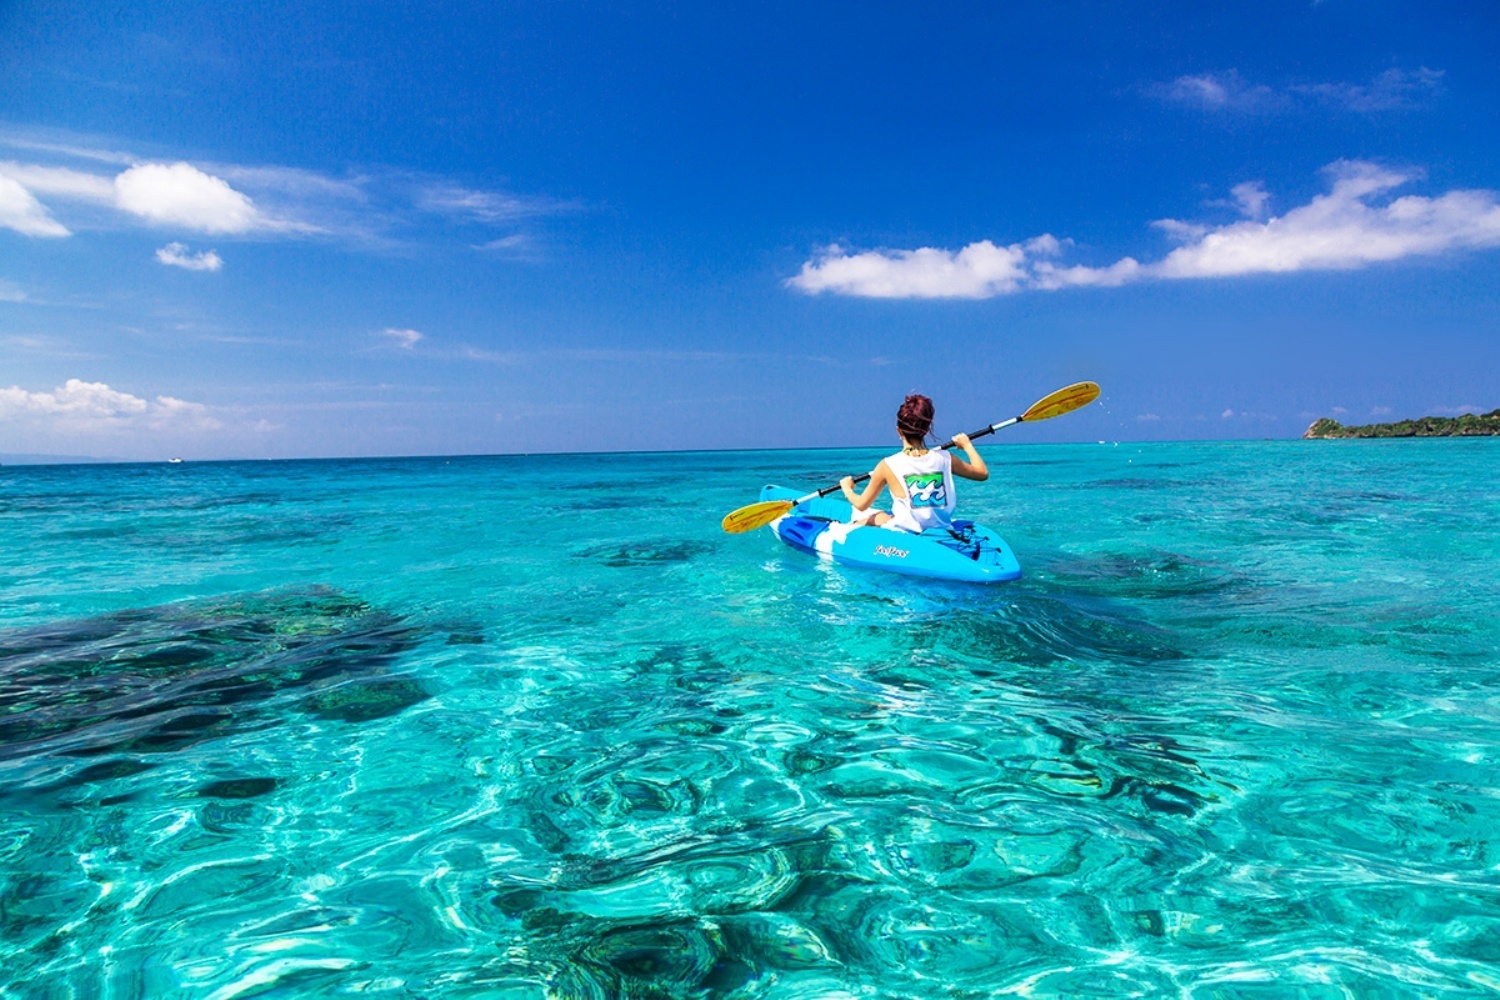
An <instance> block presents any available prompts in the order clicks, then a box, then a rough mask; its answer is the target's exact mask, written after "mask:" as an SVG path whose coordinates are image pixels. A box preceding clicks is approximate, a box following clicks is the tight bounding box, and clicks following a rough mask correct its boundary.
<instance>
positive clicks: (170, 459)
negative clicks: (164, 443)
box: [167, 458, 182, 465]
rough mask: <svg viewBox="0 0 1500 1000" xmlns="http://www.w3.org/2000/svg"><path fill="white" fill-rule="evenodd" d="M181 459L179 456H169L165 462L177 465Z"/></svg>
mask: <svg viewBox="0 0 1500 1000" xmlns="http://www.w3.org/2000/svg"><path fill="white" fill-rule="evenodd" d="M181 461H182V459H180V458H169V459H167V462H168V463H170V464H172V465H177V464H178V463H180V462H181Z"/></svg>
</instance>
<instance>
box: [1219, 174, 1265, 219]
mask: <svg viewBox="0 0 1500 1000" xmlns="http://www.w3.org/2000/svg"><path fill="white" fill-rule="evenodd" d="M1229 194H1230V195H1231V196H1232V197H1233V198H1234V203H1235V204H1236V205H1238V206H1239V210H1240V214H1242V215H1244V216H1245V217H1246V218H1250V219H1259V218H1263V217H1264V216H1265V214H1266V204H1267V203H1268V202H1269V201H1270V200H1271V196H1270V195H1269V194H1267V193H1266V188H1265V185H1263V184H1261V182H1260V181H1245V182H1244V183H1243V184H1236V185H1235V186H1234V187H1232V188H1230V189H1229Z"/></svg>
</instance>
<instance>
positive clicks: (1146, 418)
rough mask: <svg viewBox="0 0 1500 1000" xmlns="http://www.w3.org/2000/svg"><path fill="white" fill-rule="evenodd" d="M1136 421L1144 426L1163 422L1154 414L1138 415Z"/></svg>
mask: <svg viewBox="0 0 1500 1000" xmlns="http://www.w3.org/2000/svg"><path fill="white" fill-rule="evenodd" d="M1135 419H1137V420H1139V421H1140V422H1141V423H1143V424H1154V423H1156V422H1157V421H1159V420H1161V417H1159V416H1157V415H1156V414H1154V413H1140V414H1137V415H1136V418H1135Z"/></svg>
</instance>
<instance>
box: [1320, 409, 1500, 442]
mask: <svg viewBox="0 0 1500 1000" xmlns="http://www.w3.org/2000/svg"><path fill="white" fill-rule="evenodd" d="M1495 434H1500V409H1494V410H1491V411H1490V412H1489V413H1465V414H1464V415H1463V416H1461V417H1419V418H1417V419H1416V420H1398V421H1396V422H1395V423H1393V424H1365V425H1363V426H1360V427H1345V426H1344V425H1343V424H1341V423H1339V422H1338V421H1337V420H1332V419H1330V418H1328V417H1322V418H1320V419H1318V420H1314V421H1313V423H1312V426H1311V427H1309V428H1308V429H1307V430H1306V431H1304V432H1303V434H1302V437H1303V438H1304V439H1317V438H1400V437H1484V436H1487V435H1495Z"/></svg>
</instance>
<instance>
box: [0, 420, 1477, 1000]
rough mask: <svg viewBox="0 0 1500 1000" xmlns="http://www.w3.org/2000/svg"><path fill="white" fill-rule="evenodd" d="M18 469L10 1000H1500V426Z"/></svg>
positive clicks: (3, 960)
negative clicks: (741, 522)
mask: <svg viewBox="0 0 1500 1000" xmlns="http://www.w3.org/2000/svg"><path fill="white" fill-rule="evenodd" d="M984 451H985V454H986V456H987V457H988V458H989V460H990V462H991V463H992V465H993V467H994V469H995V478H994V479H992V481H991V482H989V483H986V484H982V485H978V484H970V483H962V484H960V486H961V492H960V507H961V511H962V513H963V514H965V515H966V516H971V517H974V518H976V519H977V520H980V521H982V522H985V523H988V524H990V525H992V526H994V527H996V528H997V529H998V530H1000V532H1001V533H1002V534H1003V535H1004V536H1005V537H1006V539H1007V540H1008V541H1009V542H1010V543H1011V545H1012V546H1013V547H1014V548H1015V550H1016V552H1017V555H1018V556H1019V558H1020V560H1021V563H1022V565H1023V567H1024V568H1025V570H1026V574H1027V575H1026V577H1025V579H1023V580H1021V581H1020V582H1018V583H1014V584H1007V585H1000V586H995V587H988V588H985V587H975V586H965V585H948V584H933V583H928V582H923V581H917V580H910V579H903V578H899V577H890V576H883V575H879V574H872V573H861V572H858V571H849V570H843V569H840V568H838V567H833V566H830V565H826V564H820V563H818V562H816V561H815V560H813V559H812V558H811V557H808V556H805V555H802V554H799V553H797V552H794V551H793V550H791V549H789V548H787V547H785V546H783V545H782V544H781V543H779V542H778V541H777V540H776V539H775V538H774V537H773V536H772V535H771V534H770V533H769V532H767V531H761V532H757V533H755V534H749V535H741V536H727V535H724V534H722V533H721V532H720V531H719V529H718V521H719V518H720V517H721V516H722V515H723V514H724V513H726V512H727V511H729V510H731V509H733V508H735V507H738V506H740V505H742V504H745V503H749V502H751V501H753V500H754V499H756V494H757V492H758V490H759V488H760V487H761V486H762V485H763V484H765V483H768V482H776V483H783V484H786V485H792V486H806V487H808V488H813V487H817V486H821V485H825V484H826V483H828V482H831V481H832V480H833V479H834V478H836V477H837V476H838V475H841V474H843V473H844V472H846V471H863V470H864V469H867V468H868V467H869V465H870V464H871V461H872V460H873V459H874V458H875V457H877V456H878V454H879V453H878V452H834V451H816V452H779V453H771V452H762V453H726V454H687V455H635V456H567V457H547V458H521V457H506V458H464V459H451V460H444V459H412V460H391V461H347V462H343V461H329V462H276V463H270V462H264V463H223V464H191V463H190V464H184V465H177V466H169V465H150V466H147V465H136V466H73V467H46V468H9V467H7V468H5V469H3V470H0V539H3V545H0V996H3V997H6V998H20V997H27V998H30V997H79V998H84V997H88V998H93V997H98V998H126V997H202V998H209V1000H229V998H237V997H251V996H259V997H265V996H286V997H291V996H297V997H304V996H356V995H357V996H390V997H416V996H422V997H428V996H447V997H507V998H510V997H514V998H543V997H560V998H572V997H585V998H589V997H600V998H602V997H630V998H675V997H694V998H709V997H726V998H727V997H747V998H748V997H766V998H809V1000H810V998H843V997H914V998H915V997H920V998H928V997H934V998H936V997H943V998H950V1000H951V998H978V997H990V996H1001V995H1011V994H1015V995H1021V996H1124V995H1142V996H1162V995H1166V996H1172V995H1183V996H1194V997H1280V996H1288V995H1297V996H1307V997H1325V996H1326V997H1339V996H1426V997H1447V996H1452V997H1458V996H1470V995H1484V994H1494V993H1496V992H1500V616H1497V612H1500V582H1497V579H1496V576H1497V572H1500V489H1497V485H1496V484H1497V481H1500V441H1493V440H1459V441H1373V442H1306V443H1304V442H1276V443H1269V442H1268V443H1212V444H1153V445H1128V444H1120V445H1117V446H1111V445H1103V446H1100V445H1066V446H1041V445H995V446H991V447H987V448H985V449H984Z"/></svg>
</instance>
